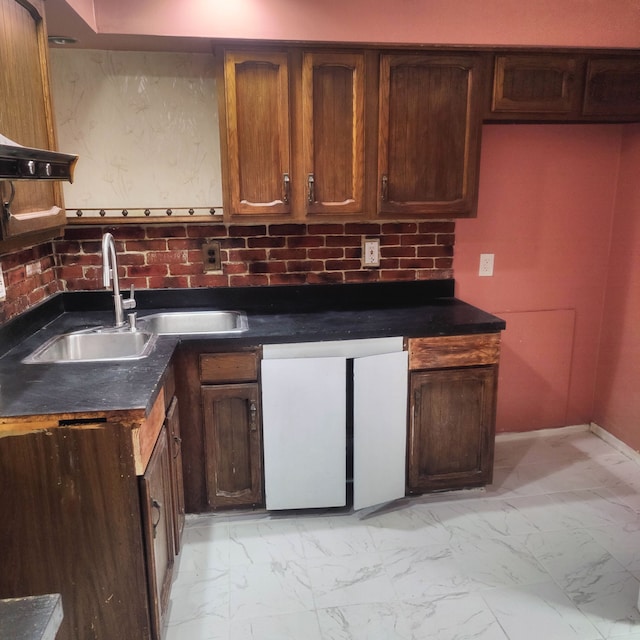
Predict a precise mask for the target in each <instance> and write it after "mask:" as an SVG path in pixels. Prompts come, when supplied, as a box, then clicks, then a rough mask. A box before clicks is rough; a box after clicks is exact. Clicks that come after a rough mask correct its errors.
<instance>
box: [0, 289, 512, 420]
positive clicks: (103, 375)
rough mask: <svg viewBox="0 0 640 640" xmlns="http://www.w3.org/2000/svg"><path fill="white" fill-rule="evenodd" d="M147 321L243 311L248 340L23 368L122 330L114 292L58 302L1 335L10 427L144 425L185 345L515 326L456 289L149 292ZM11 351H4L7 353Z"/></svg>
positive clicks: (0, 413) (168, 345)
mask: <svg viewBox="0 0 640 640" xmlns="http://www.w3.org/2000/svg"><path fill="white" fill-rule="evenodd" d="M136 297H137V299H138V308H137V312H138V317H139V318H142V317H143V316H145V315H148V314H151V313H155V312H158V311H166V310H171V309H173V310H176V309H200V310H201V309H203V308H212V309H243V310H245V311H246V312H247V316H248V320H249V329H248V331H246V332H244V333H242V334H232V335H224V336H220V335H216V336H212V337H211V338H209V337H206V336H202V335H197V336H159V337H158V341H157V343H156V347H155V349H154V350H153V351H152V353H151V354H150V355H149V356H148V357H146V358H143V359H140V360H131V361H123V362H116V363H95V362H94V363H90V362H87V363H62V364H23V363H22V362H21V360H22V359H23V358H24V357H25V356H27V355H28V354H29V353H31V352H32V351H33V350H34V349H36V348H37V347H38V346H40V345H41V344H42V343H43V342H45V341H46V340H47V339H49V338H50V337H52V336H53V335H56V334H58V333H64V332H67V331H72V330H76V329H81V328H86V327H90V326H98V325H109V324H112V323H113V312H112V310H111V305H112V299H111V296H110V295H109V293H108V292H103V291H100V292H79V293H65V294H59V295H58V296H55V297H54V299H51V300H49V301H47V303H45V304H44V305H42V306H41V307H39V308H36V309H34V310H32V311H30V312H28V314H25V317H21V318H18V319H17V320H16V321H11V322H10V323H8V325H5V326H3V327H0V344H1V345H3V346H5V350H6V353H5V354H4V356H2V357H0V419H2V418H5V420H4V421H5V422H6V418H10V417H18V416H30V415H66V414H74V413H78V414H95V415H100V414H101V413H105V412H114V411H128V412H131V411H133V412H136V411H137V412H139V413H140V416H141V417H144V415H146V413H148V411H149V410H150V408H151V406H152V404H153V401H154V400H155V398H156V396H157V393H158V391H159V388H160V385H161V381H162V376H163V374H164V372H165V370H166V367H167V366H168V364H169V362H170V360H171V356H172V354H173V352H174V350H175V348H176V346H177V344H178V343H179V341H180V340H191V339H197V340H203V339H211V340H216V341H219V342H222V341H224V342H228V343H229V347H230V348H233V347H234V346H235V347H239V346H246V345H258V344H269V343H282V342H312V341H313V342H315V341H326V340H343V339H358V338H372V337H386V336H403V337H409V338H411V337H421V336H424V337H427V336H437V335H462V334H469V333H487V332H496V331H501V330H503V329H504V328H505V323H504V321H503V320H501V319H500V318H497V317H496V316H493V315H491V314H489V313H486V312H484V311H482V310H480V309H478V308H477V307H474V306H472V305H469V304H467V303H465V302H462V301H461V300H458V299H456V298H455V297H453V281H448V280H447V281H426V282H411V283H384V284H381V285H375V284H374V285H333V286H328V285H326V286H325V285H320V286H312V285H307V286H304V287H269V288H267V287H264V288H262V287H261V288H239V289H238V288H236V289H224V290H220V289H204V290H154V291H141V292H138V293H137V294H136ZM1 353H2V352H0V354H1Z"/></svg>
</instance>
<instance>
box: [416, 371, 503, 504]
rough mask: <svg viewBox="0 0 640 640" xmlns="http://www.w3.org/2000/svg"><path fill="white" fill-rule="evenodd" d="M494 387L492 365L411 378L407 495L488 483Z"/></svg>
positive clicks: (491, 465)
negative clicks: (408, 491)
mask: <svg viewBox="0 0 640 640" xmlns="http://www.w3.org/2000/svg"><path fill="white" fill-rule="evenodd" d="M495 389H496V371H495V367H493V366H490V367H469V368H464V369H450V370H442V371H420V372H417V373H412V374H411V377H410V393H411V422H410V427H409V443H410V444H409V490H410V492H411V493H420V492H423V491H434V490H438V489H456V488H463V487H475V486H482V485H485V484H488V483H490V482H491V480H492V469H493V439H494V428H493V427H494V412H495V402H494V398H495Z"/></svg>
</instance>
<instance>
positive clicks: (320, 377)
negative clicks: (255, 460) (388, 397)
mask: <svg viewBox="0 0 640 640" xmlns="http://www.w3.org/2000/svg"><path fill="white" fill-rule="evenodd" d="M346 382H347V376H346V361H345V358H342V357H328V358H291V359H281V360H263V361H262V406H263V411H264V415H263V421H264V475H265V501H266V506H267V509H314V508H321V507H342V506H344V505H345V504H346V481H347V472H346V446H347V439H346V398H347V392H346V387H347V384H346Z"/></svg>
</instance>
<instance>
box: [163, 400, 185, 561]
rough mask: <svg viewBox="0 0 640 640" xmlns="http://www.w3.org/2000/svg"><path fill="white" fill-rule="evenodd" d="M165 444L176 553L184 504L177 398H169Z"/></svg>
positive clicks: (182, 521)
mask: <svg viewBox="0 0 640 640" xmlns="http://www.w3.org/2000/svg"><path fill="white" fill-rule="evenodd" d="M165 424H166V427H167V440H168V443H167V446H168V449H169V462H170V466H171V494H172V499H173V500H172V503H173V539H174V543H175V552H176V555H178V554H179V553H180V548H181V543H182V533H183V531H184V523H185V505H184V475H183V471H182V434H181V431H180V413H179V411H178V398H176V397H175V396H174V397H173V398H172V399H171V403H170V404H169V409H168V410H167V417H166V420H165Z"/></svg>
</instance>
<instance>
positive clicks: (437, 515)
mask: <svg viewBox="0 0 640 640" xmlns="http://www.w3.org/2000/svg"><path fill="white" fill-rule="evenodd" d="M494 479H495V481H494V484H493V485H492V486H489V487H486V488H484V489H478V490H473V491H456V492H450V493H442V494H433V495H426V496H422V497H412V498H408V499H404V500H400V501H397V502H395V503H393V504H390V505H387V506H385V507H382V508H379V509H377V510H363V511H362V512H357V513H337V512H336V513H331V512H329V513H327V512H323V513H321V514H313V513H301V514H299V515H295V516H292V515H290V514H269V513H264V512H263V513H246V514H244V513H228V514H224V515H218V514H216V515H214V516H207V515H202V516H189V517H188V518H187V523H186V528H185V536H184V546H183V551H182V553H181V556H180V557H179V560H178V562H177V564H176V575H175V577H174V585H173V589H172V593H171V602H170V608H169V612H168V619H167V623H166V637H165V640H294V639H295V640H540V639H543V640H640V613H638V609H637V602H638V592H639V589H640V581H639V578H640V465H639V464H638V463H637V461H635V460H631V459H630V458H628V457H626V456H625V455H624V454H623V453H620V452H619V451H617V450H615V449H614V448H613V447H612V446H610V445H609V444H607V443H606V442H604V441H603V440H601V439H600V438H598V437H597V436H595V435H593V434H592V433H590V432H589V431H586V430H585V429H580V428H574V429H569V430H560V431H558V432H554V431H545V432H539V433H532V434H521V435H518V436H514V437H511V436H509V437H506V438H505V437H501V438H499V440H498V443H497V447H496V468H495V473H494Z"/></svg>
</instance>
